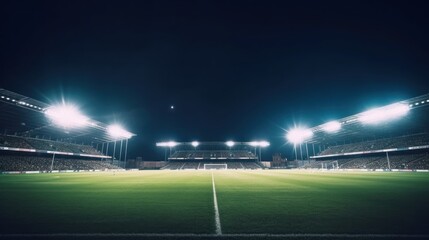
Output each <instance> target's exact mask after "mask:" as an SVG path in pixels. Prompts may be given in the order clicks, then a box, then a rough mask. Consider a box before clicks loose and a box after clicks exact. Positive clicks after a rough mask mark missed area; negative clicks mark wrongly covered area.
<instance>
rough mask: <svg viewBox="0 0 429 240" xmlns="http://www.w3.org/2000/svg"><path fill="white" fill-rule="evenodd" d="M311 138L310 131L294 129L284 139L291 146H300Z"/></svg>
mask: <svg viewBox="0 0 429 240" xmlns="http://www.w3.org/2000/svg"><path fill="white" fill-rule="evenodd" d="M312 136H313V132H312V131H311V130H310V129H303V128H294V129H292V130H290V131H289V132H288V133H287V135H286V138H287V140H288V141H289V142H291V143H293V144H300V143H302V142H304V141H305V140H307V139H309V138H311V137H312Z"/></svg>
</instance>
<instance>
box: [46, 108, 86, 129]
mask: <svg viewBox="0 0 429 240" xmlns="http://www.w3.org/2000/svg"><path fill="white" fill-rule="evenodd" d="M45 115H46V116H47V117H48V118H50V119H51V120H52V121H53V122H54V123H55V124H57V125H59V126H61V127H64V128H74V127H83V126H86V125H87V124H88V120H89V119H88V117H86V116H84V115H83V114H82V113H80V112H79V110H78V108H77V107H75V106H73V105H66V104H63V105H58V106H52V107H50V108H48V109H47V110H46V111H45Z"/></svg>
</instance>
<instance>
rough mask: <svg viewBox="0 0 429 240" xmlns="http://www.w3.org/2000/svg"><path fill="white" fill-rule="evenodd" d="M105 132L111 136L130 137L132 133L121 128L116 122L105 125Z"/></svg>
mask: <svg viewBox="0 0 429 240" xmlns="http://www.w3.org/2000/svg"><path fill="white" fill-rule="evenodd" d="M107 132H108V133H109V134H110V136H112V137H113V138H127V139H128V138H131V137H132V136H133V135H132V133H130V132H128V131H127V130H125V129H124V128H122V127H121V126H120V125H118V124H112V125H110V126H108V127H107Z"/></svg>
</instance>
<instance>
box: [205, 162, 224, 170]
mask: <svg viewBox="0 0 429 240" xmlns="http://www.w3.org/2000/svg"><path fill="white" fill-rule="evenodd" d="M204 169H205V170H210V169H228V165H227V164H210V163H206V164H204Z"/></svg>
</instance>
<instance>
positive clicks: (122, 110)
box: [0, 0, 429, 160]
mask: <svg viewBox="0 0 429 240" xmlns="http://www.w3.org/2000/svg"><path fill="white" fill-rule="evenodd" d="M0 4H1V5H0V26H1V32H0V34H1V35H0V45H1V53H0V61H1V71H0V74H1V85H0V87H2V88H6V89H8V90H11V91H14V92H17V93H20V94H23V95H26V96H30V97H32V98H35V99H39V100H41V101H44V102H47V103H51V102H57V101H58V100H59V99H61V97H64V98H65V99H66V100H67V101H69V102H73V103H75V104H77V105H79V106H80V108H81V110H82V112H84V113H85V114H87V115H88V116H90V117H91V118H94V119H96V120H99V121H102V122H105V123H113V122H118V123H120V124H122V125H123V126H125V127H126V128H127V129H129V130H130V131H132V132H134V133H136V134H137V135H138V136H137V137H135V138H134V139H133V140H132V141H131V145H130V148H131V149H130V151H131V157H135V156H143V158H144V159H146V160H153V159H162V158H163V154H162V151H160V150H157V149H156V147H155V142H156V141H162V140H170V139H171V140H176V141H193V140H199V141H225V140H230V139H231V140H235V141H252V140H258V139H267V140H269V141H270V142H271V143H272V145H271V147H270V150H269V152H266V155H265V156H264V158H266V159H267V158H269V155H270V153H272V152H283V153H286V154H287V153H289V152H290V150H291V148H290V146H289V145H285V138H284V134H285V132H284V129H288V128H290V127H292V126H293V125H294V124H300V125H303V126H309V127H311V126H314V125H317V124H321V123H323V122H326V121H329V120H333V119H336V118H342V117H345V116H348V115H351V114H355V113H357V112H360V111H364V110H367V109H368V108H370V107H374V106H381V105H384V104H388V103H392V102H395V101H398V100H403V99H407V98H411V97H414V96H418V95H421V94H425V93H428V92H429V67H428V66H429V57H428V54H429V44H428V43H429V31H428V29H429V27H428V26H429V17H428V11H429V2H428V1H400V2H395V1H316V0H315V1H249V0H247V1H231V0H228V1H219V0H213V1H204V0H198V1H188V0H185V1H182V0H180V1H179V0H177V1H161V0H155V1H88V0H86V1H58V0H56V1H15V0H14V1H2V2H1V3H0ZM171 105H174V106H175V108H174V110H172V109H171V108H170V106H171Z"/></svg>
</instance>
